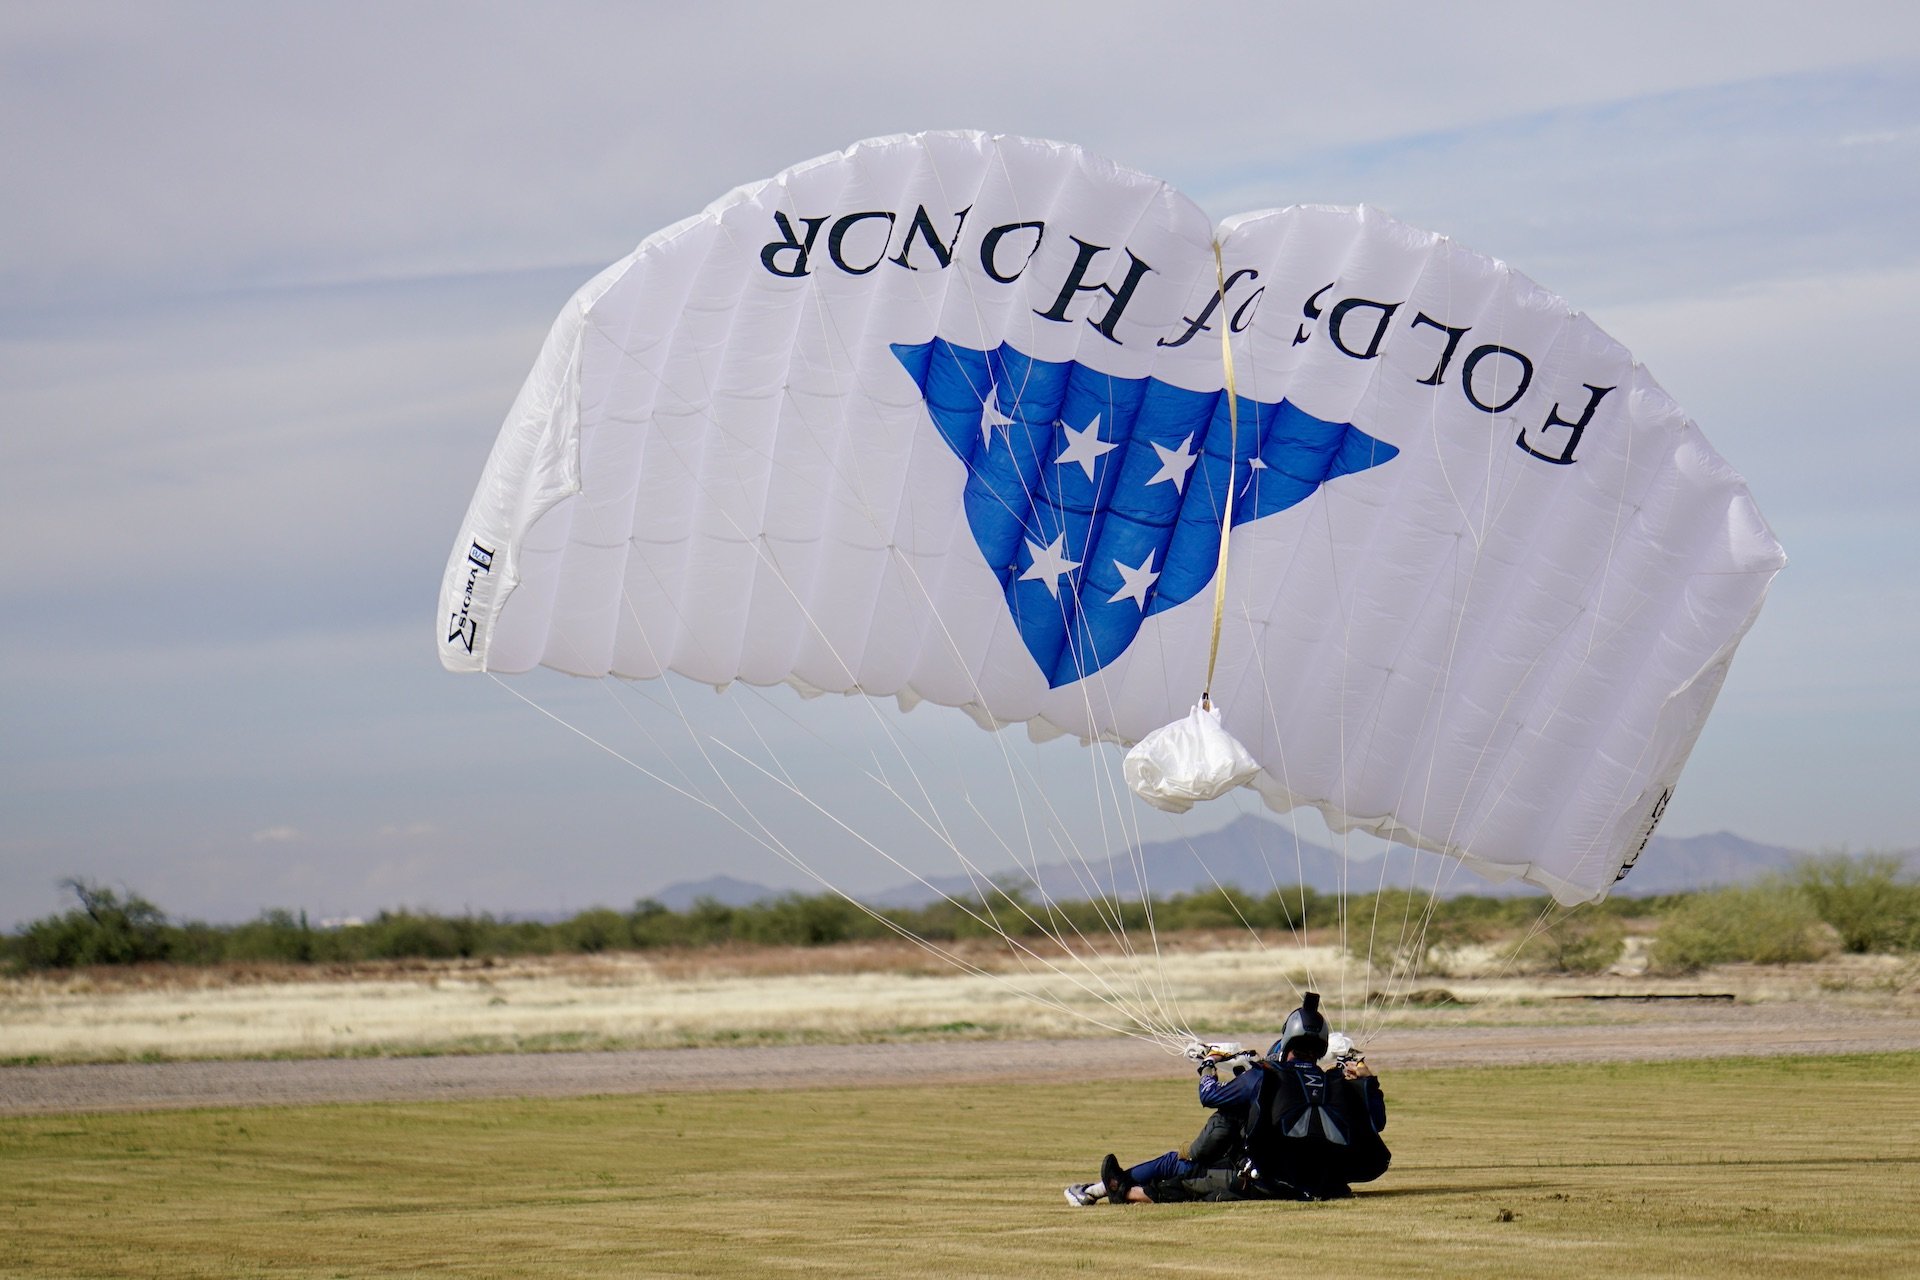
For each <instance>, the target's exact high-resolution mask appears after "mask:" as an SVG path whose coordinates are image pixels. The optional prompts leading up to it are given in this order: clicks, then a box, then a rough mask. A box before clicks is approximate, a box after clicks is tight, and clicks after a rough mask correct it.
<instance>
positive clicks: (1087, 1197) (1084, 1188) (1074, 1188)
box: [1067, 1182, 1100, 1209]
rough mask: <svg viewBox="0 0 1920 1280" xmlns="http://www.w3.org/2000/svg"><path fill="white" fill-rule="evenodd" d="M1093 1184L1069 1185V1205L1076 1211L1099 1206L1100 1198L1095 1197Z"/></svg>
mask: <svg viewBox="0 0 1920 1280" xmlns="http://www.w3.org/2000/svg"><path fill="white" fill-rule="evenodd" d="M1092 1186H1093V1184H1092V1183H1091V1182H1070V1183H1068V1184H1067V1203H1068V1204H1070V1205H1072V1206H1073V1207H1074V1208H1076V1209H1085V1208H1087V1207H1088V1206H1089V1205H1093V1204H1097V1203H1098V1202H1099V1200H1100V1197H1099V1196H1097V1195H1094V1194H1093V1192H1092V1190H1091V1189H1090V1188H1092Z"/></svg>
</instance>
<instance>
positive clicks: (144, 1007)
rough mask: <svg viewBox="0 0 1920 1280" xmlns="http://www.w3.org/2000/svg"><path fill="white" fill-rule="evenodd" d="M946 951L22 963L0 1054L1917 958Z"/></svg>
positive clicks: (1013, 1031)
mask: <svg viewBox="0 0 1920 1280" xmlns="http://www.w3.org/2000/svg"><path fill="white" fill-rule="evenodd" d="M957 951H958V953H959V955H960V958H961V959H963V960H964V961H965V962H966V963H967V964H969V965H971V966H973V967H975V968H976V969H978V970H980V971H981V972H974V973H969V972H966V971H964V970H962V969H960V968H957V967H955V966H953V965H950V964H948V963H947V962H945V961H943V960H940V959H939V958H937V957H930V956H928V955H926V953H924V952H923V951H921V950H920V949H918V948H916V947H913V946H911V945H910V944H907V943H904V942H902V943H850V944H846V945H842V946H834V947H809V948H800V947H745V946H739V947H718V948H711V949H700V950H687V951H670V952H644V953H601V954H598V955H591V956H560V957H541V958H521V959H511V960H465V961H406V962H385V963H376V964H366V965H354V966H311V967H303V966H248V967H214V968H204V969H203V968H168V967H136V968H130V969H102V970H87V971H82V972H78V973H70V974H53V975H34V976H28V977H18V978H9V979H4V980H0V1062H15V1063H18V1062H86V1061H123V1060H138V1059H143V1058H215V1057H267V1056H298V1057H327V1056H345V1055H364V1054H417V1053H449V1052H499V1051H512V1050H525V1049H556V1048H559V1049H565V1048H595V1049H600V1048H608V1049H612V1048H673V1047H682V1046H698V1045H741V1044H781V1043H796V1042H798V1043H832V1042H841V1043H866V1042H872V1041H876V1040H899V1039H921V1038H929V1037H949V1036H962V1037H992V1038H1022V1039H1025V1038H1055V1037H1074V1036H1087V1035H1108V1034H1111V1032H1108V1031H1106V1030H1104V1029H1103V1027H1104V1026H1119V1025H1124V1023H1125V1019H1124V1017H1123V1016H1122V1015H1121V1014H1119V1013H1118V1012H1117V1011H1116V1008H1115V1006H1116V1005H1118V1006H1120V1007H1121V1008H1156V1009H1160V1010H1168V1011H1172V1012H1173V1013H1175V1014H1177V1015H1178V1016H1180V1017H1182V1018H1184V1019H1185V1020H1186V1021H1187V1022H1188V1023H1189V1024H1190V1025H1191V1026H1193V1027H1195V1028H1196V1029H1198V1030H1200V1031H1202V1032H1204V1033H1208V1034H1215V1035H1220V1036H1225V1037H1231V1038H1238V1039H1249V1038H1251V1039H1258V1038H1259V1037H1260V1036H1262V1035H1266V1034H1270V1033H1271V1032H1272V1030H1273V1028H1274V1025H1275V1024H1276V1022H1277V1021H1278V1019H1279V1017H1280V1016H1281V1014H1282V1013H1284V1011H1285V1010H1286V1009H1288V1008H1291V1007H1292V1006H1293V1005H1294V1003H1296V1001H1297V999H1298V991H1299V989H1300V988H1301V987H1302V986H1304V985H1306V984H1307V983H1308V982H1309V981H1311V982H1313V983H1315V984H1317V985H1318V986H1319V989H1320V990H1322V991H1323V992H1324V993H1326V994H1327V996H1328V998H1329V1004H1330V1007H1332V1008H1333V1009H1335V1010H1336V1012H1337V1013H1340V1011H1344V1012H1343V1013H1340V1017H1341V1021H1342V1022H1343V1024H1345V1025H1347V1026H1349V1028H1352V1029H1359V1030H1364V1031H1370V1032H1371V1031H1381V1030H1392V1029H1399V1028H1418V1027H1435V1026H1448V1027H1451V1026H1461V1027H1468V1026H1486V1025H1503V1024H1504V1025H1512V1024H1524V1025H1541V1026H1554V1025H1592V1024H1610V1023H1626V1022H1632V1021H1636V1020H1639V1019H1640V1018H1642V1017H1643V1016H1644V1013H1643V1012H1642V1011H1638V1010H1634V1009H1630V1008H1622V1007H1618V1006H1615V1007H1608V1006H1605V1005H1601V1004H1596V1003H1590V1002H1587V1001H1584V1000H1581V999H1578V998H1577V997H1580V996H1588V995H1622V994H1635V993H1640V994H1656V995H1683V994H1688V993H1693V992H1701V991H1712V992H1724V993H1728V994H1732V995H1734V996H1736V997H1737V999H1738V1000H1739V1001H1740V1002H1741V1003H1742V1004H1750V1003H1763V1002H1796V1003H1797V1002H1802V1001H1813V1000H1819V1001H1824V1002H1826V1003H1827V1005H1828V1006H1829V1007H1845V1008H1851V1009H1855V1010H1857V1011H1858V1012H1859V1013H1860V1015H1861V1016H1876V1015H1879V1014H1882V1013H1885V1012H1888V1011H1896V1012H1897V1011H1905V1012H1906V1013H1909V1014H1911V1013H1912V1012H1914V1011H1915V1010H1916V1008H1920V962H1916V961H1915V960H1914V959H1913V958H1912V957H1906V958H1899V959H1896V958H1893V957H1886V956H1835V957H1830V958H1829V959H1828V960H1825V961H1823V962H1821V963H1820V964H1818V965H1806V966H1771V967H1769V966H1753V965H1736V966H1723V967H1721V968H1719V969H1715V970H1710V971H1708V972H1707V973H1704V974H1699V975H1694V976H1690V977H1675V976H1660V975H1656V974H1650V973H1647V972H1644V971H1639V970H1638V968H1637V967H1636V966H1635V965H1634V964H1633V963H1627V964H1624V965H1622V966H1620V967H1618V968H1616V969H1615V970H1614V971H1612V972H1609V973H1602V974H1595V975H1553V976H1545V975H1529V974H1516V973H1513V972H1511V971H1510V970H1509V969H1508V968H1507V967H1506V966H1505V965H1504V964H1503V963H1502V961H1501V959H1500V956H1499V955H1498V953H1497V952H1494V951H1492V950H1488V951H1486V952H1485V954H1481V953H1478V952H1463V953H1462V954H1461V955H1460V956H1459V957H1457V959H1456V967H1455V970H1454V972H1453V974H1452V975H1451V976H1448V977H1445V978H1433V979H1419V980H1416V981H1409V982H1405V983H1402V984H1400V985H1399V986H1398V987H1397V988H1395V989H1394V990H1395V992H1396V994H1395V995H1394V996H1393V998H1392V999H1391V1000H1389V1001H1388V1002H1387V1003H1386V1004H1385V1005H1384V1006H1379V1005H1374V1006H1367V1007H1364V1008H1363V1004H1362V1001H1363V997H1365V996H1366V995H1367V994H1368V993H1369V991H1377V990H1378V989H1379V983H1380V979H1379V978H1378V976H1374V977H1372V978H1369V975H1368V974H1367V973H1366V972H1365V971H1364V969H1363V968H1362V967H1361V966H1360V965H1359V964H1358V963H1357V962H1356V961H1354V960H1353V958H1352V957H1351V956H1349V955H1347V954H1346V953H1345V952H1344V951H1342V950H1341V949H1340V948H1339V947H1338V946H1337V945H1334V942H1333V940H1331V939H1328V940H1324V941H1321V942H1317V943H1311V944H1309V945H1302V944H1300V943H1296V942H1294V941H1292V940H1290V939H1289V940H1286V941H1284V942H1267V941H1265V940H1254V939H1249V938H1248V937H1247V936H1246V935H1245V934H1244V933H1239V934H1223V935H1211V934H1189V935H1181V936H1178V937H1175V938H1170V939H1164V940H1162V942H1161V945H1160V946H1159V948H1158V952H1157V953H1156V952H1155V951H1154V950H1153V949H1152V943H1151V941H1150V940H1145V939H1142V940H1141V942H1140V954H1138V955H1137V956H1133V957H1128V956H1117V957H1116V956H1105V957H1096V958H1092V959H1090V960H1089V961H1088V963H1086V964H1085V965H1081V964H1078V963H1073V962H1069V961H1068V960H1067V959H1066V958H1064V957H1057V956H1050V957H1047V959H1048V960H1049V961H1052V962H1053V964H1054V967H1053V968H1052V969H1049V968H1048V967H1046V966H1045V965H1042V964H1041V963H1040V962H1039V961H1038V960H1036V959H1033V958H1027V959H1026V960H1024V962H1023V961H1022V960H1020V959H1019V958H1015V957H1009V956H1008V955H1007V954H1006V953H1005V951H1004V950H1003V949H998V948H996V947H995V946H993V945H991V944H988V943H970V944H966V945H964V946H962V947H959V948H957ZM1630 960H1631V958H1630ZM1422 993H1425V994H1422ZM1036 994H1037V995H1039V996H1042V997H1044V1000H1040V999H1035V998H1032V997H1033V996H1034V995H1036Z"/></svg>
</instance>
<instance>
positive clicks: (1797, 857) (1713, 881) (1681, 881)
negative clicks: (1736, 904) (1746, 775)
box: [1618, 831, 1812, 897]
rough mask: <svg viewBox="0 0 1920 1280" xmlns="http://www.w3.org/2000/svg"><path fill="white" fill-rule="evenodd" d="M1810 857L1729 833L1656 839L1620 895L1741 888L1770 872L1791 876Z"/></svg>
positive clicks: (1622, 885)
mask: <svg viewBox="0 0 1920 1280" xmlns="http://www.w3.org/2000/svg"><path fill="white" fill-rule="evenodd" d="M1811 856H1812V855H1810V854H1809V853H1807V851H1806V850H1804V849H1788V848H1785V847H1783V846H1781V845H1777V844H1760V843H1759V842H1757V841H1754V840H1749V839H1747V838H1746V837H1745V836H1737V835H1735V834H1733V832H1731V831H1716V832H1714V833H1713V834H1712V835H1705V836H1680V837H1673V836H1655V837H1654V838H1653V839H1652V840H1650V841H1649V842H1648V843H1647V851H1646V852H1645V853H1643V854H1641V855H1640V860H1639V861H1638V862H1635V863H1634V864H1633V870H1631V871H1629V872H1628V873H1627V877H1626V879H1624V880H1622V881H1621V882H1620V888H1619V890H1618V892H1620V893H1623V894H1627V895H1629V896H1633V897H1647V896H1650V895H1652V894H1658V893H1688V892H1691V891H1692V890H1695V889H1712V888H1717V887H1719V886H1722V885H1734V884H1745V883H1747V882H1748V881H1750V880H1758V879H1759V878H1760V877H1762V876H1765V875H1768V874H1771V873H1773V872H1778V871H1789V870H1791V869H1792V868H1793V866H1794V864H1795V863H1797V862H1802V861H1804V860H1806V859H1807V858H1808V857H1811Z"/></svg>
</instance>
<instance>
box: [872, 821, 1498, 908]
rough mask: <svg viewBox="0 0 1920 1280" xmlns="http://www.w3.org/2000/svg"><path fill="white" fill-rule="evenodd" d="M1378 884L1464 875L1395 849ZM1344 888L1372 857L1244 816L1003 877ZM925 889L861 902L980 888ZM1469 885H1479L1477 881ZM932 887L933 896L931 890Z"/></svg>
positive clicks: (1457, 879) (1133, 886) (1132, 887)
mask: <svg viewBox="0 0 1920 1280" xmlns="http://www.w3.org/2000/svg"><path fill="white" fill-rule="evenodd" d="M1385 861H1386V865H1385V868H1384V871H1385V883H1387V884H1389V885H1406V884H1410V883H1416V880H1415V877H1416V876H1417V877H1418V880H1417V883H1419V884H1422V885H1431V884H1433V883H1434V882H1435V880H1436V878H1438V879H1441V880H1443V881H1444V880H1451V881H1452V882H1454V883H1456V884H1458V885H1459V886H1460V888H1461V890H1463V891H1464V890H1465V889H1466V888H1467V887H1468V886H1467V884H1466V883H1465V882H1466V881H1467V880H1469V879H1471V877H1464V876H1460V875H1457V874H1455V875H1451V876H1449V874H1448V872H1449V870H1450V868H1447V867H1443V866H1441V865H1440V864H1439V862H1438V860H1437V859H1435V858H1434V857H1433V856H1432V855H1430V854H1413V853H1411V851H1409V850H1407V849H1401V848H1396V849H1394V850H1393V852H1392V854H1391V856H1390V857H1388V858H1387V859H1386V860H1385ZM1343 871H1344V873H1345V876H1346V879H1345V882H1344V883H1345V884H1346V885H1347V887H1348V889H1349V891H1350V892H1351V891H1354V890H1356V889H1366V890H1369V891H1370V890H1372V889H1373V888H1375V887H1377V886H1378V885H1380V884H1381V883H1382V864H1381V860H1379V859H1372V860H1358V859H1356V860H1353V861H1348V860H1347V859H1344V858H1342V857H1340V855H1338V854H1336V853H1335V852H1333V850H1331V849H1329V848H1327V847H1326V846H1325V845H1320V844H1315V843H1314V842H1313V841H1311V840H1301V839H1298V838H1297V837H1296V836H1295V835H1294V833H1293V831H1292V830H1291V829H1289V828H1287V827H1284V826H1282V825H1280V824H1279V823H1277V822H1274V821H1273V820H1271V819H1269V818H1261V817H1257V816H1254V815H1252V814H1243V815H1241V816H1240V817H1238V818H1235V819H1234V820H1233V821H1232V822H1231V823H1228V824H1227V825H1226V826H1224V827H1222V828H1220V829H1219V830H1218V831H1209V832H1206V833H1205V834H1202V835H1197V836H1193V837H1191V838H1188V839H1182V840H1156V841H1150V842H1148V843H1146V844H1143V845H1141V846H1140V848H1139V851H1138V853H1137V854H1134V855H1128V854H1124V853H1122V854H1116V855H1114V856H1113V857H1110V858H1102V859H1099V860H1098V861H1090V862H1087V863H1084V864H1071V863H1052V864H1049V865H1046V866H1042V867H1040V868H1039V875H1038V877H1035V876H1033V875H1031V874H1028V875H1024V876H1023V875H1021V873H1019V872H1009V873H1007V875H1008V876H1010V877H1012V878H1016V879H1022V880H1025V881H1026V882H1027V883H1029V884H1031V883H1034V882H1035V881H1036V879H1037V882H1038V884H1039V887H1040V889H1041V890H1042V892H1043V893H1044V894H1045V896H1047V897H1049V898H1054V899H1057V900H1059V901H1071V900H1073V899H1076V898H1089V897H1093V896H1096V895H1103V896H1115V897H1121V898H1137V897H1139V896H1140V892H1141V888H1142V886H1143V885H1144V887H1145V889H1146V891H1147V892H1148V893H1150V894H1152V895H1153V896H1154V897H1166V896H1168V895H1169V894H1175V893H1196V892H1199V891H1201V890H1204V889H1211V888H1213V887H1214V886H1215V885H1216V884H1219V885H1230V886H1233V887H1235V888H1239V889H1244V890H1246V891H1247V892H1249V893H1254V894H1263V893H1271V892H1272V891H1273V890H1274V889H1275V888H1291V887H1292V886H1294V885H1298V884H1305V885H1307V886H1309V887H1310V888H1313V889H1317V890H1320V891H1322V892H1327V893H1334V892H1338V891H1339V889H1340V887H1341V885H1342V883H1343V882H1342V879H1341V876H1342V873H1343ZM930 883H931V884H932V885H933V888H932V889H929V888H928V887H927V886H926V885H922V884H920V883H918V882H915V883H912V884H905V885H899V886H897V887H895V888H893V889H889V890H887V891H885V892H883V893H877V894H874V895H871V896H870V897H868V899H867V901H869V902H871V903H873V904H874V905H875V906H881V907H917V906H924V905H926V904H927V903H929V902H933V901H937V900H938V898H939V896H940V893H946V894H948V895H950V896H952V897H955V898H963V897H967V896H975V897H977V896H978V894H979V889H980V886H978V885H976V884H975V883H974V882H973V881H971V880H969V879H968V878H967V877H966V876H964V875H961V876H943V877H938V878H932V879H931V880H930ZM1473 883H1474V886H1475V887H1479V888H1484V887H1485V886H1484V885H1480V883H1479V882H1478V881H1474V882H1473ZM936 890H937V891H938V892H936Z"/></svg>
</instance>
